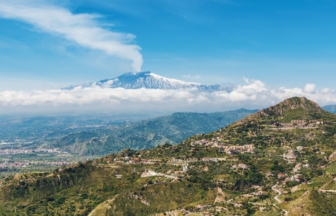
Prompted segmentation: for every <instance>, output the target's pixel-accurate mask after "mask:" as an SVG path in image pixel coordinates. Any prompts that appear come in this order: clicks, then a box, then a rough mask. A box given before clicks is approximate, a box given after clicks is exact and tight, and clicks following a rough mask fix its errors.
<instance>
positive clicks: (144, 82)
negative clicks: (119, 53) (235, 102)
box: [63, 71, 231, 92]
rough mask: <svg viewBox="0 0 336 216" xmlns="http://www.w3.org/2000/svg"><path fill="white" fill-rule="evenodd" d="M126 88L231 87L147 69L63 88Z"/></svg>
mask: <svg viewBox="0 0 336 216" xmlns="http://www.w3.org/2000/svg"><path fill="white" fill-rule="evenodd" d="M97 86H98V87H101V88H124V89H140V88H147V89H166V90H168V89H193V88H194V89H198V90H200V91H210V92H212V91H230V90H231V88H229V87H224V86H221V85H203V84H200V83H194V82H185V81H181V80H177V79H171V78H166V77H163V76H160V75H157V74H155V73H152V72H149V71H145V72H138V73H133V72H129V73H125V74H122V75H121V76H118V77H116V78H112V79H104V80H100V81H98V82H91V83H88V84H83V85H75V86H69V87H66V88H63V89H64V90H72V89H75V88H90V87H97Z"/></svg>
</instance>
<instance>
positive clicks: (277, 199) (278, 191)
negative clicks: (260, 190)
mask: <svg viewBox="0 0 336 216" xmlns="http://www.w3.org/2000/svg"><path fill="white" fill-rule="evenodd" d="M278 183H279V182H277V183H276V184H275V185H274V186H273V187H272V190H274V191H275V192H277V193H278V195H277V196H275V197H274V199H275V200H276V201H277V202H278V203H281V200H280V199H279V198H278V197H279V196H280V195H281V191H280V190H277V189H276V188H275V187H276V186H278ZM273 206H274V207H276V208H277V209H278V208H279V207H278V206H276V205H275V204H273ZM282 211H284V212H285V214H284V215H287V214H288V211H286V210H285V209H282Z"/></svg>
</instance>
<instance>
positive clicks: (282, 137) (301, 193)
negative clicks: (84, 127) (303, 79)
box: [0, 98, 336, 216]
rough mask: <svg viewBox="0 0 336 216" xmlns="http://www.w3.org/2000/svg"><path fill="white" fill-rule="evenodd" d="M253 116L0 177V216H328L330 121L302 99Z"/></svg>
mask: <svg viewBox="0 0 336 216" xmlns="http://www.w3.org/2000/svg"><path fill="white" fill-rule="evenodd" d="M285 106H286V107H285ZM280 109H282V110H281V111H280ZM258 115H259V117H258V116H257V115H252V117H251V116H250V117H249V118H245V120H244V121H239V123H238V122H236V123H234V124H231V125H229V126H227V127H223V128H221V129H218V130H216V131H213V132H210V133H206V134H197V135H193V136H190V137H188V138H187V139H185V140H184V141H182V142H180V143H179V144H177V145H175V146H172V145H169V144H164V145H159V146H156V147H155V148H151V149H146V150H131V149H124V150H123V151H121V152H120V153H117V154H110V155H107V156H105V157H102V158H100V159H97V160H91V161H87V162H85V163H79V164H76V165H71V166H68V167H65V166H63V167H62V169H58V170H55V171H54V172H52V173H26V174H20V175H15V176H8V177H7V178H4V179H2V180H1V188H0V190H1V191H0V214H6V215H16V214H19V215H20V214H21V215H24V214H26V215H55V214H58V215H136V216H140V215H153V216H154V215H156V216H161V215H162V216H163V215H187V214H189V215H192V214H191V213H194V214H203V215H222V216H224V215H230V216H233V215H279V216H280V215H288V216H292V215H293V216H294V215H295V216H296V215H311V216H318V215H335V211H336V208H335V207H334V206H335V202H336V193H335V192H336V184H335V182H336V180H335V176H336V163H335V162H333V160H329V156H331V155H333V152H335V150H336V115H334V114H331V113H328V112H326V111H324V110H322V109H321V108H320V107H319V106H318V105H317V104H316V103H314V102H313V101H309V100H307V99H305V98H291V99H289V100H286V101H284V102H282V103H280V104H277V105H275V106H273V107H270V108H269V109H265V110H264V111H263V112H259V114H258ZM290 117H292V118H293V119H290ZM299 117H301V118H306V119H298V118H299ZM246 119H248V120H246ZM273 120H277V121H278V120H283V121H284V124H286V125H282V124H275V123H274V121H273ZM291 120H314V121H311V122H313V123H311V122H308V121H306V122H305V123H304V124H302V125H296V124H292V125H290V126H289V125H288V123H287V122H290V121H291ZM326 120H328V121H326ZM242 122H244V123H243V124H242ZM88 136H91V135H90V134H88ZM83 138H85V136H84V135H83ZM334 154H335V153H334Z"/></svg>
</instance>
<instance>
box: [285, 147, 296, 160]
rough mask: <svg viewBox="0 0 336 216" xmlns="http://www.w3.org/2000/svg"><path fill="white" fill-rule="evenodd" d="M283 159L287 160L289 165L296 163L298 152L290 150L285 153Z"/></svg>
mask: <svg viewBox="0 0 336 216" xmlns="http://www.w3.org/2000/svg"><path fill="white" fill-rule="evenodd" d="M282 158H283V159H286V160H287V161H288V163H293V162H295V161H296V152H295V150H288V152H287V154H286V153H284V154H283V155H282Z"/></svg>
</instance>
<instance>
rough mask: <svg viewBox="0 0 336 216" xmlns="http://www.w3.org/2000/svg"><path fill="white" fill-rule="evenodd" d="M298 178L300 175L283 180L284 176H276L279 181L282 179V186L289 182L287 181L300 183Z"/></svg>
mask: <svg viewBox="0 0 336 216" xmlns="http://www.w3.org/2000/svg"><path fill="white" fill-rule="evenodd" d="M300 176H301V174H295V175H292V176H291V177H290V178H285V175H284V174H281V173H279V174H278V178H279V179H284V180H283V181H281V182H282V184H284V185H286V183H287V182H289V181H297V182H300Z"/></svg>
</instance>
